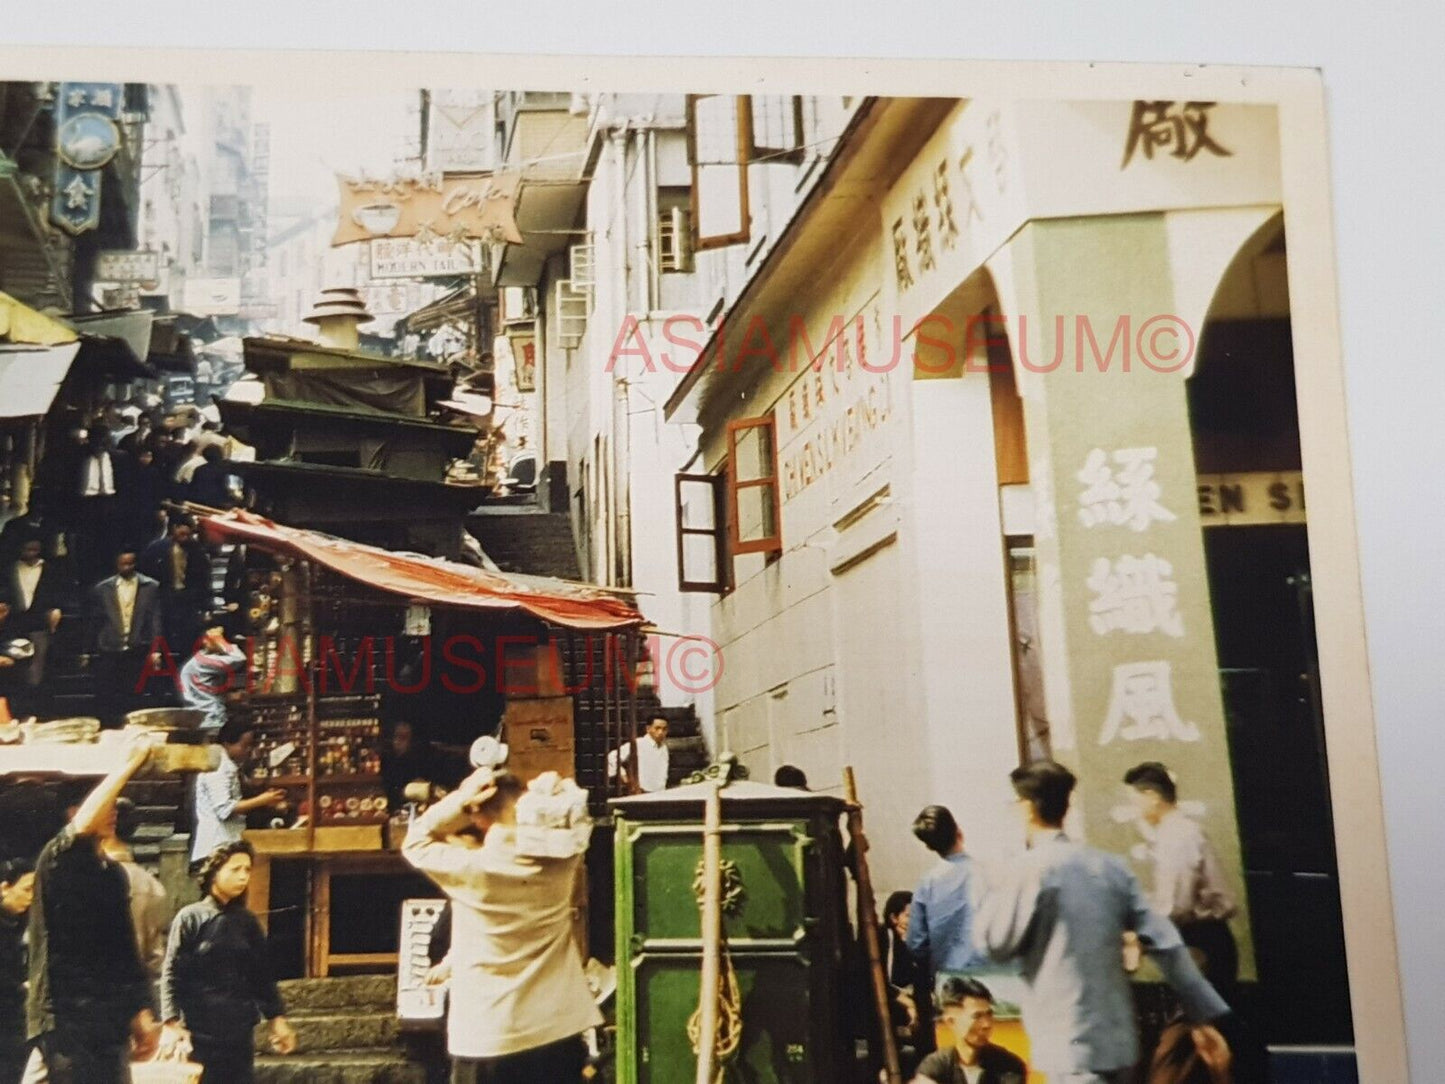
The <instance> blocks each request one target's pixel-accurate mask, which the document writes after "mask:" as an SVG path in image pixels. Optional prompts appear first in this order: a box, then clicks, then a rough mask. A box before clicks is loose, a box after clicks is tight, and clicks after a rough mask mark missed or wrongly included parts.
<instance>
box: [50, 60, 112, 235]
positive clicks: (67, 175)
mask: <svg viewBox="0 0 1445 1084" xmlns="http://www.w3.org/2000/svg"><path fill="white" fill-rule="evenodd" d="M121 90H122V88H121V85H120V84H119V83H62V84H61V85H60V95H59V99H58V101H57V102H56V106H55V183H54V185H53V191H54V193H55V194H54V196H53V197H52V198H51V201H50V219H51V221H52V222H54V223H55V224H56V225H57V226H59V227H60V228H61V229H63V230H65V232H66V233H69V234H71V235H72V236H79V235H80V234H82V233H85V232H86V231H87V230H93V229H95V228H96V227H97V226H99V225H100V185H101V172H100V171H101V170H102V169H104V168H105V167H106V166H107V165H108V164H109V163H110V160H111V159H112V158H114V157H115V156H116V154H117V153H118V152H119V150H120V147H121V134H120V129H119V128H118V127H117V126H116V123H115V118H116V117H118V116H119V115H120V107H121Z"/></svg>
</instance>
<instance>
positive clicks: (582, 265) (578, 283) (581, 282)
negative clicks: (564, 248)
mask: <svg viewBox="0 0 1445 1084" xmlns="http://www.w3.org/2000/svg"><path fill="white" fill-rule="evenodd" d="M595 256H596V249H595V248H594V247H593V246H592V245H590V244H588V245H573V246H572V250H571V253H570V257H569V258H570V262H571V266H572V278H571V282H572V289H574V290H591V289H593V288H594V287H595V286H596V285H597V278H596V275H595V273H594V269H595V266H596V264H595Z"/></svg>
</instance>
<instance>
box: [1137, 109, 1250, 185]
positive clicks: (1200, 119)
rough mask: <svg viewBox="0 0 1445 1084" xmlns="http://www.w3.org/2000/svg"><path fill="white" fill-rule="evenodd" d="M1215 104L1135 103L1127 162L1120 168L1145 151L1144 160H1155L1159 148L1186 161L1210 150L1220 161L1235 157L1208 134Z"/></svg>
mask: <svg viewBox="0 0 1445 1084" xmlns="http://www.w3.org/2000/svg"><path fill="white" fill-rule="evenodd" d="M1214 104H1215V103H1214V102H1185V103H1183V105H1179V103H1177V102H1172V101H1157V102H1146V101H1136V102H1135V103H1134V112H1133V115H1132V116H1131V117H1130V118H1129V137H1128V142H1127V143H1126V144H1125V146H1124V161H1123V162H1122V163H1121V164H1120V166H1119V168H1120V169H1123V168H1124V167H1125V166H1127V165H1128V164H1129V161H1130V159H1132V158H1133V157H1134V152H1135V151H1136V150H1140V151H1142V152H1143V154H1144V157H1145V158H1149V159H1153V157H1154V151H1155V150H1156V149H1157V150H1164V149H1166V148H1167V149H1168V150H1169V153H1170V155H1171V156H1172V157H1174V158H1178V159H1179V160H1180V161H1183V162H1188V161H1190V160H1191V159H1192V158H1194V156H1195V155H1197V154H1198V153H1199V152H1200V151H1208V152H1209V153H1210V154H1213V155H1216V156H1218V157H1221V158H1229V157H1232V156H1233V153H1234V152H1233V151H1227V150H1225V149H1224V148H1223V147H1221V146H1220V145H1219V144H1218V143H1216V142H1215V141H1214V140H1213V139H1212V138H1211V137H1210V135H1209V110H1210V109H1212V108H1214ZM1176 105H1178V106H1179V107H1178V109H1176V108H1175V106H1176Z"/></svg>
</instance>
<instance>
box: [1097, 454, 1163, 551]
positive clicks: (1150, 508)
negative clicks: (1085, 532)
mask: <svg viewBox="0 0 1445 1084" xmlns="http://www.w3.org/2000/svg"><path fill="white" fill-rule="evenodd" d="M1157 455H1158V450H1157V449H1155V448H1121V449H1119V450H1118V451H1116V452H1115V453H1114V455H1113V460H1114V464H1115V466H1114V467H1110V466H1109V458H1110V457H1109V456H1108V455H1106V454H1105V452H1104V450H1103V449H1102V448H1095V449H1094V450H1093V451H1091V452H1090V453H1089V457H1088V459H1087V460H1085V462H1084V469H1083V470H1081V471H1079V473H1078V479H1079V481H1081V482H1083V483H1084V485H1085V486H1086V488H1085V490H1084V492H1083V493H1081V494H1080V495H1079V522H1080V523H1082V524H1083V525H1084V526H1085V527H1095V526H1098V525H1100V524H1104V523H1108V524H1111V525H1113V526H1115V527H1118V526H1122V525H1124V524H1128V525H1129V526H1130V527H1132V528H1133V529H1134V530H1136V531H1146V530H1148V529H1149V525H1150V524H1151V523H1154V522H1155V521H1156V520H1157V521H1159V522H1164V523H1168V522H1170V521H1172V520H1173V519H1174V513H1173V512H1171V511H1169V510H1168V509H1167V508H1165V507H1164V506H1163V505H1161V504H1160V503H1159V493H1160V490H1159V483H1158V482H1156V481H1154V459H1155V457H1156V456H1157Z"/></svg>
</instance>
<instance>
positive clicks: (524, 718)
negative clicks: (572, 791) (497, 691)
mask: <svg viewBox="0 0 1445 1084" xmlns="http://www.w3.org/2000/svg"><path fill="white" fill-rule="evenodd" d="M502 734H503V738H502V740H503V741H505V742H506V743H507V745H508V747H509V748H510V750H511V753H510V756H509V757H508V758H507V767H508V768H510V769H511V770H512V771H513V772H515V773H516V774H517V775H518V776H519V777H520V778H521V780H522V782H524V783H527V782H531V781H532V780H533V779H535V778H536V777H537V776H539V775H541V774H542V773H543V772H556V773H557V774H559V775H563V776H566V777H567V778H569V779H570V778H572V777H574V776H575V775H576V774H577V767H576V761H575V755H574V749H575V739H574V729H573V722H572V698H571V697H570V696H555V697H546V698H544V699H538V700H517V699H510V700H508V701H507V710H506V713H505V714H504V715H503V716H502Z"/></svg>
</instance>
